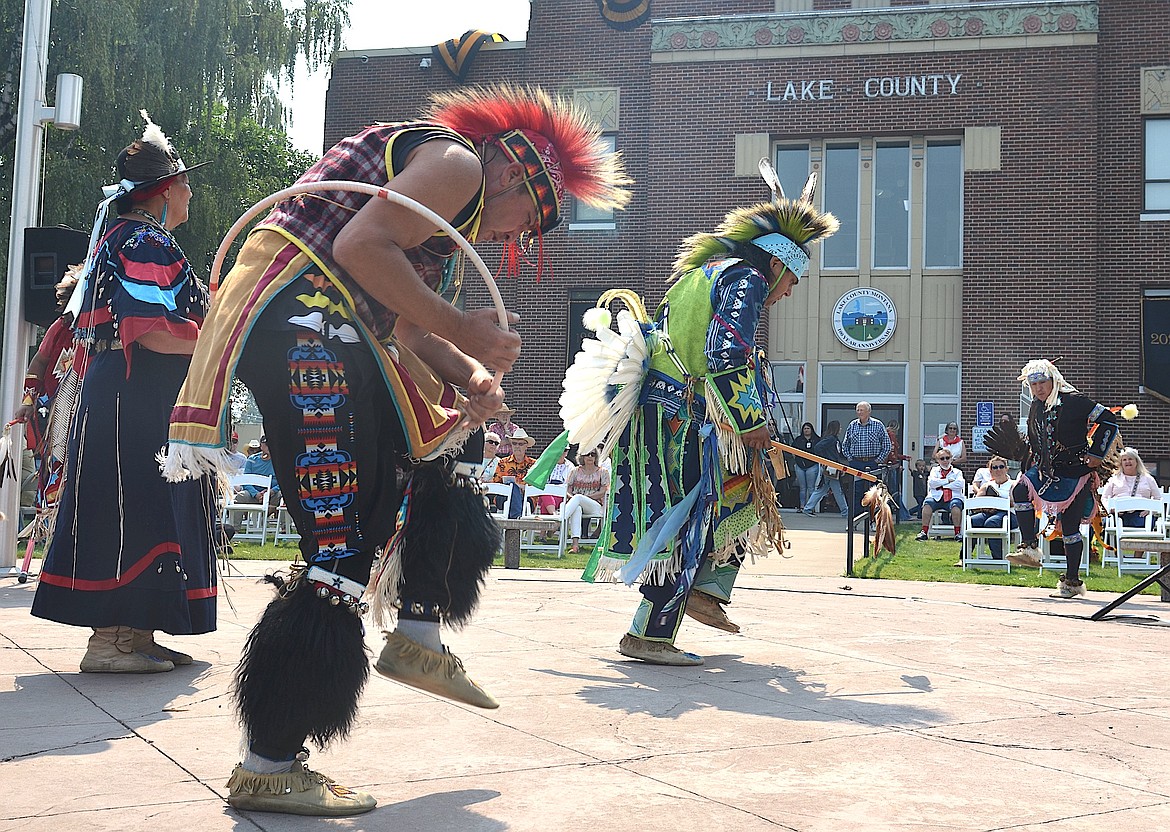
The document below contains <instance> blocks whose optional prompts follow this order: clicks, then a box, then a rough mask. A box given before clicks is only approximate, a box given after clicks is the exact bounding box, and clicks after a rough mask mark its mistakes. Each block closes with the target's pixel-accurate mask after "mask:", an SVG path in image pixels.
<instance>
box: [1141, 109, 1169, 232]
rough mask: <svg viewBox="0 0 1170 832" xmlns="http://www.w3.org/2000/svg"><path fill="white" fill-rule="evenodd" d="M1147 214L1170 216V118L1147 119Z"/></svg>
mask: <svg viewBox="0 0 1170 832" xmlns="http://www.w3.org/2000/svg"><path fill="white" fill-rule="evenodd" d="M1145 152H1146V197H1145V212H1146V213H1148V214H1170V118H1148V119H1146V147H1145Z"/></svg>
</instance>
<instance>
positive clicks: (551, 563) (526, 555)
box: [232, 523, 1160, 595]
mask: <svg viewBox="0 0 1170 832" xmlns="http://www.w3.org/2000/svg"><path fill="white" fill-rule="evenodd" d="M919 528H920V527H919V526H918V524H916V523H903V524H901V525H899V526H898V544H897V548H898V554H897V555H893V556H892V555H890V554H889V553H882V556H881V557H879V558H877V559H876V560H875V559H873V558H862V557H858V558H856V559H855V560H854V564H853V574H854V577H857V578H868V579H875V580H880V579H882V578H886V579H889V580H898V581H942V582H949V583H968V584H997V585H1000V586H1035V587H1051V588H1055V587H1056V580H1057V573H1055V572H1050V571H1045V572H1044V574H1043V575H1041V574H1040V570H1038V569H1027V568H1025V567H1021V566H1014V567H1012V571H1011V574H1007V573H1005V572H1004V571H1003V570H1002V569H968V570H966V571H963V568H962V567H958V566H955V563H956V562H957V561H958V559H959V544H958V543H957V542H956V541H953V540H931V541H921V542H920V541H916V540H915V539H914V535H916V534H917V533H918V530H919ZM854 542H855V545H856V546H857V549H858V551H860V549H861V537H860V535H858V537H857V538H855V541H854ZM234 548H235V554H234V555H233V556H232V557H233V558H236V559H239V560H272V561H291V560H293V559H294V558H295V557H296V556H297V554H298V553H299V550H298V549H297V547H296V544H294V543H292V542H281V543H279V544H276V545H273V544H271V543H269V544H268V545H266V546H260V545H259V544H257V543H253V542H251V541H241V542H239V543H236V544H235V545H234ZM591 552H592V547H589V546H582V547H581V551H580V552H579V553H578V554H576V555H571V554H569V553H567V552H566V553H565V556H564V557H560V558H558V557H557V555H556V552H528V551H526V552H521V554H520V566H521V567H522V568H530V569H569V570H573V571H576V572H578V573H580V572H581V570H583V569H584V568H585V562H586V561H587V560H589V555H590V553H591ZM494 565H495V566H500V567H502V566H503V565H504V556H503V555H502V554H501V555H500V556H499V557H497V558H496V560H495V564H494ZM1143 577H1144V576H1143V575H1124V576H1122V577H1118V576H1117V568H1116V567H1111V568H1109V569H1103V568H1102V567H1101V565H1100V564H1097V563H1094V564H1091V565H1090V566H1089V578H1088V581H1087V583H1088V587H1089V589H1090V590H1092V591H1094V592H1116V593H1119V594H1120V593H1122V592H1125V591H1126V590H1127V589H1129V588H1130V587H1132V586H1133V585H1134V584H1136V583H1137V582H1138V581H1139V580H1141V579H1142V578H1143ZM1159 592H1160V587H1159V586H1158V585H1157V584H1154V585H1153V586H1152V587H1149V588H1147V589H1146V590H1145V593H1144V594H1146V595H1157V594H1158V593H1159Z"/></svg>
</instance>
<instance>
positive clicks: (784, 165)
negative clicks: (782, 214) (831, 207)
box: [776, 144, 808, 199]
mask: <svg viewBox="0 0 1170 832" xmlns="http://www.w3.org/2000/svg"><path fill="white" fill-rule="evenodd" d="M776 175H777V176H779V177H780V187H782V188H783V189H784V196H786V197H788V198H789V199H796V198H797V197H798V196H800V191H801V189H802V188H804V183H805V181H806V180H807V179H808V145H807V144H799V145H796V144H794V145H781V146H780V147H778V148H776Z"/></svg>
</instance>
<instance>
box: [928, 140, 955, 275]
mask: <svg viewBox="0 0 1170 832" xmlns="http://www.w3.org/2000/svg"><path fill="white" fill-rule="evenodd" d="M923 232H924V233H923V242H924V246H925V251H924V259H923V265H924V266H925V267H926V268H928V269H945V268H958V267H959V266H961V265H963V260H962V241H963V148H962V145H961V144H960V143H959V142H957V141H932V142H927V144H926V205H925V210H924V212H923Z"/></svg>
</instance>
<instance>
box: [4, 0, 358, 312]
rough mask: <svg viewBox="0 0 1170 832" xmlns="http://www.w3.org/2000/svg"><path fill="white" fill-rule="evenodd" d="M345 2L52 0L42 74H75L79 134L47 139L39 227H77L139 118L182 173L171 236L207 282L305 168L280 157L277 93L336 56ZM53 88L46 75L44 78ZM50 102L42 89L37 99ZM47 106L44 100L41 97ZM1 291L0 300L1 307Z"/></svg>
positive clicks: (17, 33)
mask: <svg viewBox="0 0 1170 832" xmlns="http://www.w3.org/2000/svg"><path fill="white" fill-rule="evenodd" d="M349 5H350V0H285V2H282V0H53V10H52V21H51V28H50V46H49V66H48V73H47V77H48V78H49V79H52V78H54V77H55V76H56V75H57V73H60V72H74V73H76V74H78V75H81V76H82V77H83V79H84V84H85V88H84V94H83V96H82V116H81V129H79V130H77V131H75V132H72V133H64V132H61V131H59V130H49V131H47V135H46V149H45V165H44V197H43V212H42V221H43V224H46V225H53V224H57V223H62V224H65V225H70V226H72V227H74V228H80V229H84V230H87V231H88V229H89V226H90V225H91V224H92V222H93V211H94V207H95V206H96V204H97V202H98V200H99V198H100V190H99V189H100V187H101V186H102V185H103V184H107V183H109V182H111V181H113V163H114V157H115V156H116V155H117V153H118V151H119V150H121V149H122V148H123V147H125V146H126V145H127V144H129V143H130V142H131V141H132V140H133V139H135V138H136V137H137V136H139V135H140V134H141V129H142V119H141V118H140V116H139V115H138V111H139V110H140V109H146V110H147V111H148V112H149V113H150V114H151V117H152V118H153V119H154V121H155V122H157V123H158V124H159V125H160V126H161V127H162V128H163V130H164V131H165V132H166V133H167V135H168V136H169V137H170V139H171V141H172V142H173V143H174V145H175V147H176V148H178V150H179V152H180V153H181V154H182V155H183V158H184V159H185V160H186V161H187V163H188V164H194V163H196V162H200V161H205V160H209V159H210V160H213V161H214V164H213V165H211V166H209V167H207V168H204V169H202V170H200V171H198V172H197V173H195V174H192V187H193V189H194V191H195V197H194V200H193V203H192V210H191V220H190V221H189V222H188V223H186V224H185V225H184V226H183V227H181V228H180V229H179V231H178V233H177V236H178V238H179V241H180V243H181V245H182V246H183V248H184V250H185V251H186V252H187V254H188V256H189V257H190V259H191V261H192V265H193V266H195V267H196V269H197V270H198V271H199V272H200V273H202V274H204V275H206V274H207V269H208V267H209V266H210V263H211V257H212V255H213V254H214V252H215V249H216V248H217V247H218V245H219V241H220V238H221V237H222V235H223V233H224V232H226V231H227V229H228V227H229V226H230V225H231V223H232V222H233V221H234V220H235V219H236V217H237V216H239V214H240V213H242V212H243V210H244V209H246V208H247V207H248V206H250V205H252V204H253V203H254V202H255V201H256V200H258V199H260V198H261V197H264V196H267V195H268V194H269V193H272V192H273V191H275V190H279V189H280V188H281V187H284V186H285V185H288V184H290V183H291V182H292V181H294V180H295V179H296V178H297V176H299V175H300V174H301V173H302V172H303V171H304V169H305V168H306V167H308V166H309V165H310V164H312V162H313V161H314V159H315V157H314V156H312V155H311V154H306V153H302V152H300V151H296V150H294V149H293V148H292V146H291V143H290V142H289V140H288V137H287V135H286V133H285V129H284V128H285V126H286V124H287V118H286V116H287V114H286V112H285V109H284V107H283V106H282V104H281V103H280V99H279V97H278V91H279V85H281V84H289V85H291V83H292V76H293V70H294V67H295V65H296V62H297V61H298V60H299V59H303V60H305V61H306V62H307V63H308V64H309V66H310V67H316V66H318V65H319V64H321V63H322V62H324V61H327V60H328V59H329V58H330V56H331V55H332V54H333V52H334V51H336V50H337V49H339V48H340V47H341V35H342V32H343V31H344V29H345V27H346V26H347V25H348V23H349ZM23 16H24V0H0V49H3V47H7V49H6V50H4V52H0V54H4V53H6V54H8V56H9V57H8V58H7V59H3V58H0V239H2V240H4V241H5V245H3V246H2V250H0V269H2V270H0V274H6V273H7V252H8V247H7V244H6V241H7V239H8V224H9V214H10V211H11V208H10V201H11V195H12V180H11V177H12V162H13V154H14V151H15V125H16V107H17V106H18V104H19V102H18V101H17V100H16V97H17V91H18V86H19V69H20V50H21V36H22V31H23ZM49 83H50V84H51V80H50V82H49ZM46 92H47V94H48V95H49V97H50V99H51V97H52V91H51V90H47V91H46ZM50 103H51V101H50ZM2 297H3V295H2V294H0V298H2Z"/></svg>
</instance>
